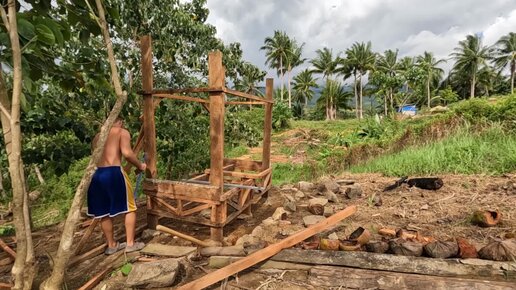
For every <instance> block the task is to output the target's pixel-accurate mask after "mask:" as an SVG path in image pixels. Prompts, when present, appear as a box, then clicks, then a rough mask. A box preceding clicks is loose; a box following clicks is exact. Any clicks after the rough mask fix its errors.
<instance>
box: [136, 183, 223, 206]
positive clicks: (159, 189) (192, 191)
mask: <svg viewBox="0 0 516 290" xmlns="http://www.w3.org/2000/svg"><path fill="white" fill-rule="evenodd" d="M143 190H144V191H146V192H154V193H161V194H166V196H167V197H169V198H175V196H179V195H181V196H186V197H193V198H200V199H207V200H216V201H218V200H219V198H220V194H219V191H220V189H219V188H218V187H216V186H213V185H205V184H195V183H186V182H181V181H169V180H158V179H146V180H145V181H144V183H143Z"/></svg>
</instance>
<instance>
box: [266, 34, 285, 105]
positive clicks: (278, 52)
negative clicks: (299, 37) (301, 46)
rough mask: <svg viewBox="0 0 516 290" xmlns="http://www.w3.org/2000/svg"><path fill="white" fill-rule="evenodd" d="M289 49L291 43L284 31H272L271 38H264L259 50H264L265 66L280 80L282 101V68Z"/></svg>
mask: <svg viewBox="0 0 516 290" xmlns="http://www.w3.org/2000/svg"><path fill="white" fill-rule="evenodd" d="M290 49H291V41H290V39H289V37H288V36H287V34H286V33H285V32H284V31H278V30H275V31H274V36H273V37H266V38H265V40H264V45H263V46H262V47H261V48H260V50H265V54H266V60H265V64H266V65H268V66H269V67H270V68H272V69H276V71H277V72H278V76H279V77H280V79H281V97H282V99H281V100H283V87H284V81H283V76H284V71H285V70H284V68H285V64H284V62H285V61H286V59H287V57H288V55H289V53H290V52H289V51H290Z"/></svg>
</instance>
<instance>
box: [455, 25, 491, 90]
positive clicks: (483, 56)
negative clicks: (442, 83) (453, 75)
mask: <svg viewBox="0 0 516 290" xmlns="http://www.w3.org/2000/svg"><path fill="white" fill-rule="evenodd" d="M454 51H455V52H453V53H452V54H451V56H452V58H454V59H455V61H456V62H455V64H454V65H453V70H454V71H457V72H459V74H461V73H464V74H466V75H468V76H469V79H470V90H469V91H470V94H469V97H470V98H473V97H475V86H476V82H477V72H478V71H479V70H480V69H481V68H482V67H483V66H485V65H486V64H487V61H488V60H489V59H490V49H489V48H488V47H486V46H484V45H483V44H482V40H481V38H480V36H478V35H468V36H466V39H465V40H461V41H460V42H459V46H458V47H456V48H455V49H454Z"/></svg>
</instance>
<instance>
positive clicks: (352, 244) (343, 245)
mask: <svg viewBox="0 0 516 290" xmlns="http://www.w3.org/2000/svg"><path fill="white" fill-rule="evenodd" d="M360 247H361V245H360V244H359V243H357V241H350V240H341V241H340V243H339V249H340V250H341V251H359V250H360Z"/></svg>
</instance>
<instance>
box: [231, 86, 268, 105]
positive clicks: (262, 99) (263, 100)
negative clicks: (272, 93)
mask: <svg viewBox="0 0 516 290" xmlns="http://www.w3.org/2000/svg"><path fill="white" fill-rule="evenodd" d="M224 93H226V94H229V95H233V96H237V97H241V98H246V99H250V100H254V101H258V102H261V103H269V104H273V103H274V101H273V100H270V99H264V98H260V97H257V96H255V95H251V94H248V93H243V92H239V91H236V90H231V89H228V88H224Z"/></svg>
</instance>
